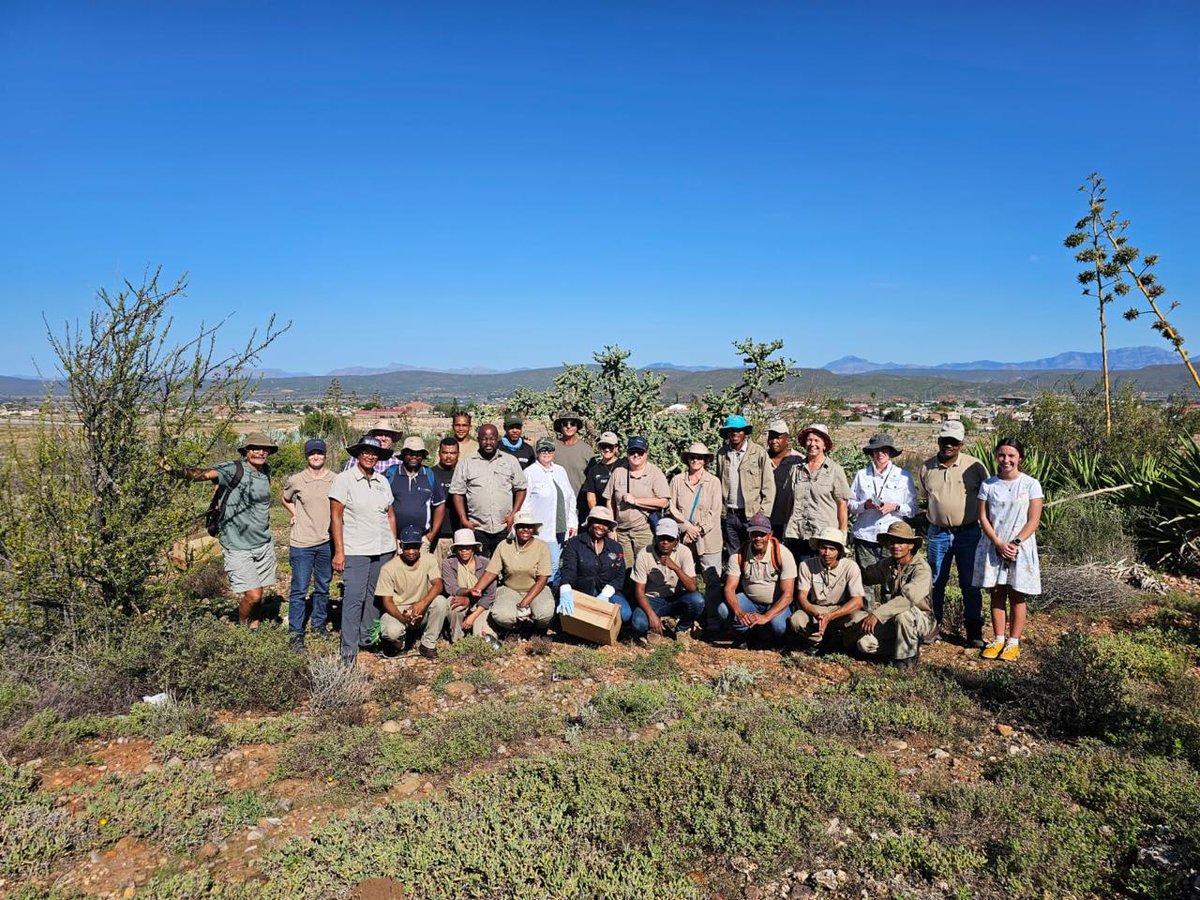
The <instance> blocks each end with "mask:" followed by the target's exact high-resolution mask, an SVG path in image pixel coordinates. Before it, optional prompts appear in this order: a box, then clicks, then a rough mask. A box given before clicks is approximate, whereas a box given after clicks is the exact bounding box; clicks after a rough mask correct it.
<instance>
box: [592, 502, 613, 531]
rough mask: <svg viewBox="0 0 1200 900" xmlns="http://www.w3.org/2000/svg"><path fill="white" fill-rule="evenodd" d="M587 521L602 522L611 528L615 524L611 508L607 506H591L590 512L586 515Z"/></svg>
mask: <svg viewBox="0 0 1200 900" xmlns="http://www.w3.org/2000/svg"><path fill="white" fill-rule="evenodd" d="M587 521H588V522H589V523H591V522H603V523H604V524H605V525H607V526H608V527H609V528H612V527H613V526H614V525H616V524H617V520H616V518H615V517H614V516H613V514H612V510H611V509H609V508H608V507H607V506H593V507H592V509H591V512H589V513H588V515H587Z"/></svg>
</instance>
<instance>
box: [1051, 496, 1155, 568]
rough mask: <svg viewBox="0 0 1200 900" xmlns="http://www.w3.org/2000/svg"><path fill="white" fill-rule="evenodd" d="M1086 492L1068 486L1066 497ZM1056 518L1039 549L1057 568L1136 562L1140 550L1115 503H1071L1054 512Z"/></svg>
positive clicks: (1088, 500) (1104, 500)
mask: <svg viewBox="0 0 1200 900" xmlns="http://www.w3.org/2000/svg"><path fill="white" fill-rule="evenodd" d="M1076 493H1083V489H1080V488H1076V487H1075V486H1074V485H1068V486H1066V487H1064V488H1063V489H1062V495H1063V496H1070V495H1073V494H1076ZM1054 513H1055V514H1054V516H1053V517H1052V518H1051V519H1050V520H1048V522H1047V523H1046V525H1045V526H1044V527H1043V528H1042V529H1041V531H1040V532H1039V533H1038V546H1039V548H1041V549H1043V550H1044V552H1045V554H1046V556H1047V558H1049V559H1052V560H1053V562H1054V563H1055V564H1056V565H1083V564H1085V563H1089V562H1095V561H1099V562H1106V563H1107V562H1113V561H1116V560H1120V559H1126V560H1130V561H1133V560H1135V559H1136V558H1137V549H1136V547H1135V546H1134V541H1133V539H1132V537H1130V535H1129V534H1128V533H1127V532H1126V523H1125V513H1124V512H1123V511H1122V508H1121V507H1120V506H1119V505H1118V504H1117V503H1116V502H1115V501H1113V500H1109V499H1107V498H1106V497H1103V496H1101V497H1088V498H1086V499H1083V500H1069V501H1068V502H1066V503H1060V504H1059V505H1058V506H1057V507H1055V509H1054Z"/></svg>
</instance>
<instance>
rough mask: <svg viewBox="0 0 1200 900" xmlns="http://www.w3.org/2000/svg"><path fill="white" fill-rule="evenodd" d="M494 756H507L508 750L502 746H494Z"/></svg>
mask: <svg viewBox="0 0 1200 900" xmlns="http://www.w3.org/2000/svg"><path fill="white" fill-rule="evenodd" d="M496 754H497V755H498V756H508V748H507V747H505V746H504V745H503V744H497V745H496Z"/></svg>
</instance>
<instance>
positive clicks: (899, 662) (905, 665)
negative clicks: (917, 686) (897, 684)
mask: <svg viewBox="0 0 1200 900" xmlns="http://www.w3.org/2000/svg"><path fill="white" fill-rule="evenodd" d="M920 660H921V654H920V653H914V654H913V655H912V656H910V657H908V658H907V659H889V660H888V665H889V666H891V667H892V668H893V669H905V670H909V671H911V670H913V669H915V668H916V667H917V664H918V663H919V662H920Z"/></svg>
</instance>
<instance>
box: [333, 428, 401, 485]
mask: <svg viewBox="0 0 1200 900" xmlns="http://www.w3.org/2000/svg"><path fill="white" fill-rule="evenodd" d="M365 436H366V437H373V438H376V439H378V441H379V446H380V447H381V448H382V449H384V450H388V451H391V450H393V448H394V445H395V443H396V441H398V440H400V432H398V431H397V430H396V429H395V428H393V427H392V424H391V422H389V421H388V420H387V419H380V420H379V421H378V422H376V423H375V424H374V425H372V426H371V427H370V428H369V429H367V433H366V435H365ZM399 464H400V460H399V459H398V458H397V457H396V456H395V455H394V454H393V453H390V452H389V453H388V455H387V458H386V459H380V460H376V461H375V471H376V472H378V473H379V474H380V475H382V474H384V473H385V472H387V470H388V469H390V468H392V467H393V466H398V465H399ZM356 465H358V460H357V459H355V458H354V457H353V456H352V457H350V458H349V459H348V460H346V467H345V468H344V469H343V470H342V471H344V472H349V471H350V470H351V469H353V468H354V467H355V466H356Z"/></svg>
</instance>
